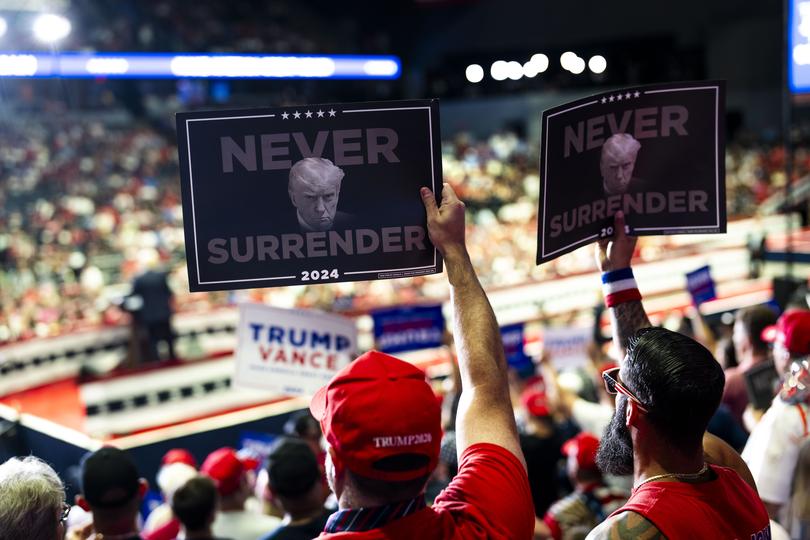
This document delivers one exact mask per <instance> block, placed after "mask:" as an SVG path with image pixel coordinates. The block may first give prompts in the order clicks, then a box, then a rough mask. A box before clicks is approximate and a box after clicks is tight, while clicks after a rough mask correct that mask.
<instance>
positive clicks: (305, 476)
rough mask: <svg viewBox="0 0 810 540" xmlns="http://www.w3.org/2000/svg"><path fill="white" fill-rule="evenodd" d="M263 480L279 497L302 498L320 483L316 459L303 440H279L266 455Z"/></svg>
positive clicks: (280, 438) (289, 438)
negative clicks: (265, 474) (265, 470)
mask: <svg viewBox="0 0 810 540" xmlns="http://www.w3.org/2000/svg"><path fill="white" fill-rule="evenodd" d="M266 468H267V480H268V485H269V486H270V489H271V490H272V491H273V493H275V494H276V495H280V496H282V497H292V498H298V497H302V496H305V495H306V494H307V493H309V492H310V491H311V490H312V487H313V486H314V485H315V484H316V483H317V482H320V481H321V469H320V467H319V466H318V458H317V457H316V456H315V453H314V452H313V451H312V449H311V448H310V447H309V444H307V443H306V442H305V441H303V440H301V439H298V438H294V437H279V438H278V439H276V441H275V442H274V443H273V446H272V447H271V449H270V453H269V454H268V456H267V467H266Z"/></svg>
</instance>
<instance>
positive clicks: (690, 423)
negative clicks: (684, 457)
mask: <svg viewBox="0 0 810 540" xmlns="http://www.w3.org/2000/svg"><path fill="white" fill-rule="evenodd" d="M626 372H627V373H626V374H625V378H626V381H625V382H626V383H627V386H628V387H629V388H630V389H631V390H632V391H634V392H635V393H636V396H637V397H638V398H639V399H640V400H641V401H642V402H643V403H644V404H645V406H646V407H647V408H648V409H649V412H648V413H647V418H648V420H649V422H650V424H651V425H652V426H653V427H654V428H655V429H656V431H657V432H658V433H659V434H660V435H661V437H663V438H664V439H665V440H666V441H667V442H668V443H670V444H672V445H673V446H675V447H678V448H684V447H686V448H689V447H694V446H696V445H699V444H701V441H702V439H703V434H704V432H705V431H706V427H707V426H708V425H709V420H710V419H711V417H712V415H714V413H715V411H716V410H717V407H718V406H719V405H720V399H721V398H722V397H723V386H724V385H725V375H724V374H723V369H722V368H721V367H720V364H719V363H718V362H717V360H715V359H714V356H712V353H710V352H709V350H708V349H706V347H704V346H703V345H701V344H700V343H698V342H697V341H695V340H694V339H691V338H689V337H686V336H684V335H683V334H678V333H677V332H672V331H670V330H667V329H665V328H642V329H641V330H639V331H638V332H636V333H635V334H634V335H633V336H632V337H631V338H630V340H629V344H628V348H627V359H626Z"/></svg>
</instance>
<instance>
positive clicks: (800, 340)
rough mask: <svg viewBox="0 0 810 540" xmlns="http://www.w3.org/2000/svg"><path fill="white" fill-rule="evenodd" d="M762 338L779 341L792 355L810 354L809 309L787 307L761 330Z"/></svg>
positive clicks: (767, 340)
mask: <svg viewBox="0 0 810 540" xmlns="http://www.w3.org/2000/svg"><path fill="white" fill-rule="evenodd" d="M761 337H762V340H763V341H766V342H768V343H773V342H775V341H779V342H781V343H782V344H783V345H784V346H785V348H786V349H787V350H788V351H790V354H794V355H806V354H810V311H806V310H803V309H789V310H788V311H786V312H784V313H783V314H782V316H781V317H779V320H778V321H776V324H773V325H771V326H768V327H766V328H765V329H764V330H763V331H762V335H761Z"/></svg>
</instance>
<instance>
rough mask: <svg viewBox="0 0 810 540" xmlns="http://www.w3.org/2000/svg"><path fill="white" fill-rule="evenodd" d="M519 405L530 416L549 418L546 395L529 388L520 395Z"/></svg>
mask: <svg viewBox="0 0 810 540" xmlns="http://www.w3.org/2000/svg"><path fill="white" fill-rule="evenodd" d="M520 403H521V404H523V407H524V408H525V409H526V410H527V411H528V412H529V414H531V415H532V416H539V417H543V416H549V415H550V414H551V412H550V411H549V409H548V398H547V397H546V393H545V392H543V391H542V390H538V389H537V388H534V387H531V386H530V387H529V388H527V389H526V390H524V391H523V393H522V394H520Z"/></svg>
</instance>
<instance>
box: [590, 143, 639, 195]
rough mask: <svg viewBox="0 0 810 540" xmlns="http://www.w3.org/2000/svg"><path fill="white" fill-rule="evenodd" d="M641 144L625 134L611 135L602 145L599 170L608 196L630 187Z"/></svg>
mask: <svg viewBox="0 0 810 540" xmlns="http://www.w3.org/2000/svg"><path fill="white" fill-rule="evenodd" d="M640 148H641V143H640V142H638V141H637V140H636V139H634V138H633V136H632V135H628V134H627V133H616V134H615V135H611V136H610V137H609V138H608V140H606V141H605V143H604V144H603V145H602V156H601V158H600V159H599V170H600V171H601V173H602V185H603V187H604V189H605V192H606V193H607V194H608V195H616V194H620V193H624V192H625V191H627V188H628V187H629V186H630V179H631V178H632V177H633V169H634V168H635V166H636V157H638V151H639V149H640Z"/></svg>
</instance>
